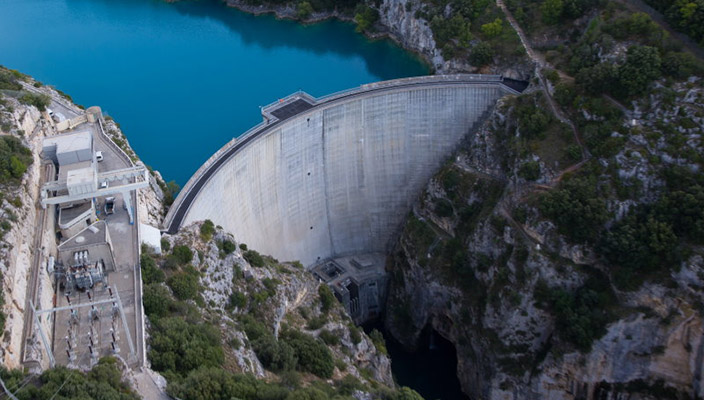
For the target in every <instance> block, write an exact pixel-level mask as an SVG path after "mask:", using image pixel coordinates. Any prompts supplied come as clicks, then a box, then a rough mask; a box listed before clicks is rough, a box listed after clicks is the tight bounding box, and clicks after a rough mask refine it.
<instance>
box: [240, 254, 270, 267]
mask: <svg viewBox="0 0 704 400" xmlns="http://www.w3.org/2000/svg"><path fill="white" fill-rule="evenodd" d="M243 256H244V259H245V260H247V262H248V263H249V264H250V265H251V266H253V267H259V268H261V267H263V266H264V265H265V262H264V257H262V256H261V254H259V253H258V252H257V251H256V250H247V251H245V252H244V254H243Z"/></svg>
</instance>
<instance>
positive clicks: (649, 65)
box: [618, 46, 661, 96]
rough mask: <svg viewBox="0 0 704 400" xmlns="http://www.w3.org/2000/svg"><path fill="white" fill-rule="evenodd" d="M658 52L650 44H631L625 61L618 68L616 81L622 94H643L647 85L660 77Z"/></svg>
mask: <svg viewBox="0 0 704 400" xmlns="http://www.w3.org/2000/svg"><path fill="white" fill-rule="evenodd" d="M660 63H661V61H660V53H659V52H658V49H656V48H655V47H650V46H631V47H629V48H628V53H627V54H626V62H625V63H624V64H623V65H622V66H621V67H620V68H619V70H618V81H619V86H620V91H621V94H622V95H623V96H634V95H639V94H643V93H644V92H645V90H646V89H647V88H648V85H649V84H650V83H651V82H652V81H654V80H655V79H657V78H659V77H660V73H661V72H660Z"/></svg>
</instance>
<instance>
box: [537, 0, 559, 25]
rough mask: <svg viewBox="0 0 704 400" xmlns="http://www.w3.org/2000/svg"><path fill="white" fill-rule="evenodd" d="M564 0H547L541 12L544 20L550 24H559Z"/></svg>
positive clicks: (541, 7)
mask: <svg viewBox="0 0 704 400" xmlns="http://www.w3.org/2000/svg"><path fill="white" fill-rule="evenodd" d="M563 6H564V4H563V2H562V0H545V1H543V4H542V5H541V6H540V12H541V13H542V16H543V22H545V23H546V24H548V25H553V24H557V23H558V22H560V17H561V16H562V9H563Z"/></svg>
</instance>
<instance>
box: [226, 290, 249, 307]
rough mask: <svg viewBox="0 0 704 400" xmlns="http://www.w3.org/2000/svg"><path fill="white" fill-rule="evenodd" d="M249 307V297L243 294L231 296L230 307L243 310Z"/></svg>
mask: <svg viewBox="0 0 704 400" xmlns="http://www.w3.org/2000/svg"><path fill="white" fill-rule="evenodd" d="M246 305H247V296H245V295H244V294H243V293H241V292H232V294H231V295H230V307H232V308H234V307H237V308H243V307H244V306H246Z"/></svg>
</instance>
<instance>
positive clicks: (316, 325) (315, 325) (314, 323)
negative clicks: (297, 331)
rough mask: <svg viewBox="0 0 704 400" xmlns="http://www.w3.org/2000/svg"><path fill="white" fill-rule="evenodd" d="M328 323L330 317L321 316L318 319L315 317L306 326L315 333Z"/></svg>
mask: <svg viewBox="0 0 704 400" xmlns="http://www.w3.org/2000/svg"><path fill="white" fill-rule="evenodd" d="M327 322H328V316H327V315H326V314H320V315H318V316H317V317H313V318H311V319H310V321H308V324H307V325H306V328H308V329H310V330H312V331H314V330H316V329H320V328H322V327H323V325H325V324H327Z"/></svg>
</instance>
